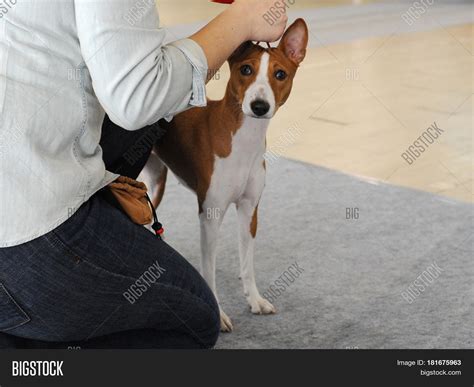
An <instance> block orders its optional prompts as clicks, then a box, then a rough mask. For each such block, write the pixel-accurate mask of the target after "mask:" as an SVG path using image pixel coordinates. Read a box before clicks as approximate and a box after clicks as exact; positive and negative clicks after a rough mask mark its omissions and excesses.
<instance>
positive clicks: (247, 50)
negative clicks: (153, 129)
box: [154, 21, 307, 236]
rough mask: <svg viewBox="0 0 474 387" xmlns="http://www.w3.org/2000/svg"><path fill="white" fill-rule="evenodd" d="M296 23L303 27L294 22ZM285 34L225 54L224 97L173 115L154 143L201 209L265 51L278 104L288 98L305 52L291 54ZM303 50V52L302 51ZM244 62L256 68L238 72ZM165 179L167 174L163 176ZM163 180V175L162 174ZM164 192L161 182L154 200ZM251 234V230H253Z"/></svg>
mask: <svg viewBox="0 0 474 387" xmlns="http://www.w3.org/2000/svg"><path fill="white" fill-rule="evenodd" d="M295 26H296V28H307V27H306V24H305V23H304V22H300V21H297V22H296V23H295ZM289 38H291V35H289V34H288V31H287V34H285V36H284V37H283V38H282V41H281V43H280V45H279V46H278V48H271V49H265V48H263V47H261V46H258V45H254V44H252V43H251V42H247V43H244V44H243V45H242V46H241V47H239V49H237V50H236V52H235V53H234V54H233V55H232V56H231V57H230V58H229V66H230V71H231V76H230V80H229V83H228V85H227V89H226V93H225V96H224V98H223V99H222V100H220V101H208V105H207V106H206V107H204V108H193V109H190V110H188V111H185V112H183V113H181V114H179V115H177V116H176V117H175V118H174V119H173V121H172V122H170V123H166V124H165V125H164V126H165V129H166V134H165V136H164V137H163V138H162V139H161V140H160V141H159V142H158V143H157V144H156V146H155V149H154V151H155V152H156V154H157V155H158V156H159V157H160V159H161V160H163V162H164V163H165V164H166V165H167V166H168V167H169V168H171V170H172V171H173V172H174V173H175V174H176V175H177V176H178V177H179V178H180V179H181V180H183V181H184V182H185V183H186V184H187V185H188V187H189V188H191V189H192V190H193V191H194V192H196V194H197V197H198V202H199V212H200V213H201V212H202V204H203V202H204V200H205V199H206V193H207V191H208V188H209V185H210V183H211V178H212V174H213V172H214V159H215V156H218V157H220V158H226V157H228V156H229V155H230V153H231V151H232V136H233V135H234V134H235V133H236V132H237V131H238V130H239V128H240V127H241V125H242V122H243V113H242V102H243V99H244V95H245V91H246V90H247V88H248V87H249V86H250V85H251V84H252V83H253V82H254V81H255V79H256V76H257V73H258V69H259V66H260V58H261V55H262V53H263V52H268V53H269V54H270V57H271V58H270V68H269V79H270V82H271V85H272V88H273V90H274V93H275V99H276V101H277V109H278V108H279V107H281V106H282V105H283V104H284V103H285V102H286V100H287V99H288V97H289V95H290V92H291V88H292V85H293V78H294V76H295V74H296V71H297V69H298V66H299V63H300V62H301V61H302V59H303V58H304V55H303V57H300V58H295V57H294V55H293V56H292V55H291V52H290V51H291V50H290V49H289V46H288V45H289ZM300 54H301V53H300ZM244 64H248V65H250V66H252V68H253V69H254V72H253V74H252V75H251V76H242V75H241V74H240V68H241V67H242V66H243V65H244ZM278 70H284V71H285V72H286V73H287V74H288V79H287V80H285V81H283V82H282V81H279V80H277V79H276V78H275V77H274V74H275V72H276V71H278ZM164 179H165V180H164V181H166V176H165V177H164ZM160 180H161V179H160ZM163 193H164V184H163V187H160V192H159V194H158V197H159V200H156V204H157V205H158V204H159V202H160V201H161V198H162V196H163ZM256 229H257V210H255V214H254V220H253V221H252V225H251V230H252V235H254V234H256ZM254 236H255V235H254Z"/></svg>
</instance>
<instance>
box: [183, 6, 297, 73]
mask: <svg viewBox="0 0 474 387" xmlns="http://www.w3.org/2000/svg"><path fill="white" fill-rule="evenodd" d="M274 5H275V0H236V1H235V2H234V4H232V5H231V6H230V7H229V8H228V9H227V10H226V11H224V12H223V13H221V14H220V15H219V16H217V17H216V18H215V19H214V20H212V21H211V22H210V23H209V24H207V25H206V26H205V27H204V28H203V29H202V30H200V31H199V32H197V33H196V34H194V35H193V36H191V39H193V40H194V41H195V42H197V43H198V44H199V45H200V46H201V47H202V49H203V50H204V53H205V55H206V57H207V62H208V66H209V69H210V71H209V74H208V78H209V77H210V76H212V74H213V73H214V72H215V71H217V70H218V69H219V68H220V67H221V66H222V64H223V63H224V62H225V61H226V60H227V58H229V57H230V55H231V54H232V53H233V52H234V51H235V50H236V49H237V48H238V47H239V45H240V44H242V43H244V42H246V41H248V40H254V41H260V42H274V41H276V40H278V39H280V38H281V36H282V35H283V32H284V30H285V27H286V24H287V21H288V17H287V16H286V15H282V17H280V18H279V19H278V20H275V21H274V23H273V24H270V23H268V21H266V20H265V19H264V15H265V13H266V12H268V10H269V9H270V8H271V7H274Z"/></svg>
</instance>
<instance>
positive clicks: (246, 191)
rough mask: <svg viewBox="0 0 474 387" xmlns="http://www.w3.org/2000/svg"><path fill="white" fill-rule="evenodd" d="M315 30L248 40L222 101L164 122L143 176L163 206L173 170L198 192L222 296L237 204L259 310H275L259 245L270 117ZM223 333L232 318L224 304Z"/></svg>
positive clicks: (207, 274)
mask: <svg viewBox="0 0 474 387" xmlns="http://www.w3.org/2000/svg"><path fill="white" fill-rule="evenodd" d="M307 44H308V27H307V25H306V23H305V21H304V20H303V19H298V20H297V21H296V22H295V23H293V24H292V25H291V26H290V27H289V28H288V29H287V31H286V32H285V34H284V35H283V38H282V39H281V41H280V43H279V45H278V47H276V48H271V47H269V48H264V47H261V46H260V45H258V44H253V43H252V42H247V43H245V44H243V45H242V46H240V47H239V48H238V49H237V50H236V51H235V52H234V53H233V54H232V56H231V57H230V58H229V60H228V62H229V66H230V70H231V75H230V80H229V83H228V85H227V89H226V93H225V96H224V98H223V99H222V100H221V101H208V105H207V107H204V108H193V109H191V110H188V111H186V112H183V113H181V114H178V115H177V116H176V117H175V118H174V119H173V120H172V121H171V122H170V123H167V124H165V127H164V129H165V131H166V134H165V135H164V136H163V137H162V138H161V139H160V140H159V141H158V142H157V143H156V144H155V146H154V150H153V153H152V155H151V156H150V159H149V161H148V163H147V165H146V167H145V169H144V171H143V172H142V174H141V176H140V177H139V180H142V181H144V182H145V183H146V184H147V186H148V188H149V189H150V191H151V195H152V201H153V205H154V206H155V207H157V206H158V205H159V204H160V202H161V200H162V198H163V194H164V188H165V184H166V178H167V172H168V169H170V170H171V171H172V172H173V173H174V174H175V175H176V177H177V178H178V180H179V181H180V182H182V183H183V184H184V185H185V186H186V187H188V188H189V189H191V190H192V191H193V192H195V194H196V195H197V199H198V205H199V219H200V224H201V253H202V261H201V270H202V275H203V277H204V278H205V280H206V281H207V283H208V285H209V286H210V288H211V289H212V291H213V292H214V294H215V295H216V298H217V291H216V255H217V242H218V232H219V228H220V226H221V224H222V221H223V218H224V215H225V213H226V211H227V209H228V208H229V206H230V205H231V204H232V203H234V204H235V205H236V208H237V214H238V222H239V254H240V278H241V279H242V282H243V288H244V293H245V295H246V296H247V301H248V303H249V305H250V309H251V311H252V313H254V314H272V313H275V308H274V306H273V305H272V304H271V303H270V302H268V301H267V300H266V299H265V298H263V297H262V296H261V295H260V293H259V291H258V289H257V285H256V281H255V271H254V243H255V237H256V234H257V212H258V205H259V201H260V198H261V196H262V192H263V189H264V186H265V175H266V166H265V159H264V155H265V152H266V132H267V128H268V126H269V123H270V119H271V118H272V117H273V116H274V115H275V113H276V112H277V111H278V109H279V108H280V107H281V106H282V105H283V104H284V103H285V102H286V101H287V99H288V97H289V96H290V92H291V89H292V87H293V79H294V77H295V74H296V72H297V69H298V67H299V65H300V64H301V62H302V61H303V59H304V58H305V55H306V47H307ZM221 327H222V331H224V332H229V331H231V330H232V322H231V320H230V319H229V317H228V316H227V315H226V314H225V313H224V311H222V309H221Z"/></svg>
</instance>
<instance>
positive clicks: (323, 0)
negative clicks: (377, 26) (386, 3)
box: [157, 0, 376, 26]
mask: <svg viewBox="0 0 474 387" xmlns="http://www.w3.org/2000/svg"><path fill="white" fill-rule="evenodd" d="M374 2H376V0H296V1H295V3H294V4H293V5H292V6H291V7H290V8H291V10H297V9H302V8H308V7H311V8H315V7H327V6H335V5H342V4H367V3H374ZM157 4H158V8H159V10H160V18H161V23H162V25H163V26H170V25H175V24H185V23H191V22H195V21H201V20H208V19H209V18H211V17H214V16H216V15H218V14H219V12H221V11H222V10H223V9H225V8H226V7H227V5H223V4H216V3H212V2H211V0H157Z"/></svg>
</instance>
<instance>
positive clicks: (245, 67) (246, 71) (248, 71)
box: [240, 65, 253, 77]
mask: <svg viewBox="0 0 474 387" xmlns="http://www.w3.org/2000/svg"><path fill="white" fill-rule="evenodd" d="M240 73H241V74H242V75H245V76H246V77H248V76H249V75H252V73H253V69H252V66H250V65H243V66H242V67H241V68H240Z"/></svg>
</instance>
